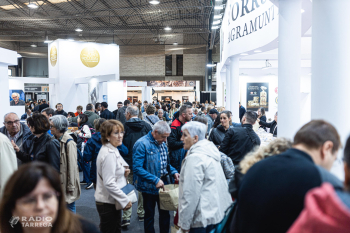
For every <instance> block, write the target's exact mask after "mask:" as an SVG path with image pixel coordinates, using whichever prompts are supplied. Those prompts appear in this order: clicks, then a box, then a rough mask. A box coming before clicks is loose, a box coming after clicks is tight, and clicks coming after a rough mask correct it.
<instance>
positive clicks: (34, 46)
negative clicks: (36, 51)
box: [30, 44, 38, 48]
mask: <svg viewBox="0 0 350 233" xmlns="http://www.w3.org/2000/svg"><path fill="white" fill-rule="evenodd" d="M30 47H33V48H36V47H38V46H37V45H36V44H31V45H30Z"/></svg>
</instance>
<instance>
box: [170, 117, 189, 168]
mask: <svg viewBox="0 0 350 233" xmlns="http://www.w3.org/2000/svg"><path fill="white" fill-rule="evenodd" d="M183 125H184V124H182V122H181V121H179V119H178V118H176V119H175V120H174V121H173V123H171V127H170V128H171V133H170V135H169V137H168V146H169V156H170V164H171V166H173V167H174V168H175V169H176V170H177V171H179V172H180V171H181V163H182V160H183V159H184V157H185V155H186V152H187V151H186V150H185V149H184V148H183V146H184V144H183V142H182V141H181V140H180V139H181V137H182V130H181V128H182V126H183Z"/></svg>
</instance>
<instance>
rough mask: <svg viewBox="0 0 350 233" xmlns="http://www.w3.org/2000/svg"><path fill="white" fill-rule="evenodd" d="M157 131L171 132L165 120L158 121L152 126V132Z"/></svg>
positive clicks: (160, 132) (162, 132)
mask: <svg viewBox="0 0 350 233" xmlns="http://www.w3.org/2000/svg"><path fill="white" fill-rule="evenodd" d="M155 131H157V132H158V133H159V134H165V133H171V129H170V127H169V125H168V123H166V122H165V121H158V122H157V123H155V124H154V126H153V132H155Z"/></svg>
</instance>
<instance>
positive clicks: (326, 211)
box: [288, 137, 350, 233]
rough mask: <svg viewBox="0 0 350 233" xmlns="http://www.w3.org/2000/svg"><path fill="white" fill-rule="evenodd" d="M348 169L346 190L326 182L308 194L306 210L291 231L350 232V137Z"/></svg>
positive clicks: (345, 151) (347, 156) (347, 153)
mask: <svg viewBox="0 0 350 233" xmlns="http://www.w3.org/2000/svg"><path fill="white" fill-rule="evenodd" d="M344 172H345V181H344V190H342V189H339V188H338V189H334V188H333V186H332V185H331V184H329V183H323V184H322V186H321V187H318V188H314V189H311V190H310V191H309V192H308V193H307V194H306V197H305V204H304V209H303V211H302V212H301V213H300V215H299V217H298V218H297V220H296V221H295V222H294V223H293V225H292V226H291V228H290V229H289V230H288V233H314V232H322V233H334V232H337V233H346V232H350V193H349V188H350V137H349V138H348V140H347V142H346V146H345V149H344Z"/></svg>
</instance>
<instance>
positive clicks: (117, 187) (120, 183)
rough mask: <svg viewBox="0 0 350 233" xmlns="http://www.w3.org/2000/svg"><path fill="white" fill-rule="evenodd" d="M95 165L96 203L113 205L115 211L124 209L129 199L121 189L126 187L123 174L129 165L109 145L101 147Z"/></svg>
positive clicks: (115, 149)
mask: <svg viewBox="0 0 350 233" xmlns="http://www.w3.org/2000/svg"><path fill="white" fill-rule="evenodd" d="M96 163H97V164H96V167H97V174H98V175H97V183H96V192H95V200H96V202H102V203H108V204H113V205H114V204H115V205H116V208H117V210H121V209H124V208H125V206H126V205H127V204H128V203H129V198H128V196H127V195H126V194H125V193H124V192H123V191H122V190H121V189H122V188H123V187H125V186H126V185H127V181H126V178H125V176H124V174H125V168H128V166H129V165H128V164H127V163H126V162H125V161H124V159H123V158H122V157H121V156H120V154H119V151H118V150H117V148H115V147H113V146H112V144H110V143H107V144H106V145H103V146H102V147H101V150H100V152H99V153H98V156H97V162H96Z"/></svg>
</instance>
